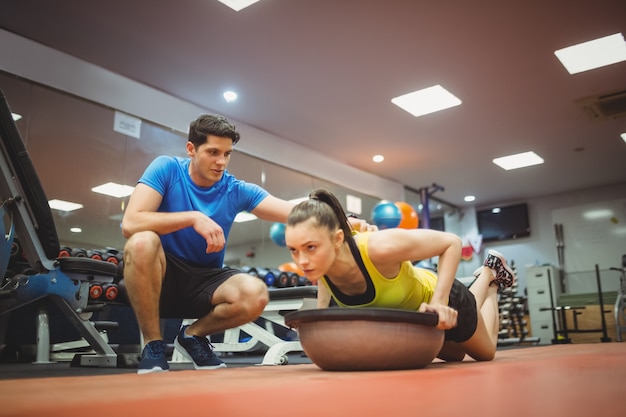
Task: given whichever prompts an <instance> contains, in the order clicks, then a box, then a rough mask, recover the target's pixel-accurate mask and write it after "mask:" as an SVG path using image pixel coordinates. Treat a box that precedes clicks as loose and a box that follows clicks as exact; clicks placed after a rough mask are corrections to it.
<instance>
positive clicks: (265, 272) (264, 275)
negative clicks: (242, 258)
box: [257, 268, 276, 287]
mask: <svg viewBox="0 0 626 417" xmlns="http://www.w3.org/2000/svg"><path fill="white" fill-rule="evenodd" d="M257 276H258V277H259V278H261V279H262V280H263V281H264V282H265V284H266V285H267V286H268V287H273V286H274V284H275V282H276V275H274V273H273V272H272V271H271V270H270V269H268V268H257Z"/></svg>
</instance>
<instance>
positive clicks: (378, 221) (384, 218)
mask: <svg viewBox="0 0 626 417" xmlns="http://www.w3.org/2000/svg"><path fill="white" fill-rule="evenodd" d="M401 220H402V213H401V212H400V209H399V208H398V206H396V205H395V204H394V203H392V202H390V201H386V200H383V201H381V202H380V203H378V204H376V205H375V206H374V208H373V209H372V221H373V222H374V224H375V225H376V226H378V228H379V229H391V228H394V227H398V225H399V224H400V221H401Z"/></svg>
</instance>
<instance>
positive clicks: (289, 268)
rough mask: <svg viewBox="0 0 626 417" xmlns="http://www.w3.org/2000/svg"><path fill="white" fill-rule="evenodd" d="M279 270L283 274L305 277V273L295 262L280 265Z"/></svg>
mask: <svg viewBox="0 0 626 417" xmlns="http://www.w3.org/2000/svg"><path fill="white" fill-rule="evenodd" d="M278 270H279V271H283V272H294V273H296V274H298V275H304V271H302V269H301V268H300V267H299V266H298V265H297V264H296V263H295V262H285V263H284V264H280V265H278Z"/></svg>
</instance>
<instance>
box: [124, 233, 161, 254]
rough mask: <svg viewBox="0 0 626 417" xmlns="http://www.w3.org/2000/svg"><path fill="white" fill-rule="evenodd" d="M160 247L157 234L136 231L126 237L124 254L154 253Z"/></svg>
mask: <svg viewBox="0 0 626 417" xmlns="http://www.w3.org/2000/svg"><path fill="white" fill-rule="evenodd" d="M160 248H161V239H160V238H159V235H158V234H156V233H154V232H150V231H145V232H138V233H135V234H134V235H132V236H131V237H129V238H128V241H127V242H126V245H124V255H126V254H140V255H148V254H153V255H154V254H156V253H157V252H158V251H159V249H160Z"/></svg>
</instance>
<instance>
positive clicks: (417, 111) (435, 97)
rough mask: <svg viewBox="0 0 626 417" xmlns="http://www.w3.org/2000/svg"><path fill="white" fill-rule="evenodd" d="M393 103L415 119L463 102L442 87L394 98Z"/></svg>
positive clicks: (436, 86)
mask: <svg viewBox="0 0 626 417" xmlns="http://www.w3.org/2000/svg"><path fill="white" fill-rule="evenodd" d="M391 102H392V103H393V104H395V105H396V106H398V107H400V108H401V109H403V110H405V111H407V112H409V113H411V114H412V115H413V116H415V117H419V116H423V115H425V114H429V113H434V112H437V111H440V110H444V109H448V108H450V107H454V106H458V105H459V104H461V103H462V101H461V100H460V99H459V98H458V97H456V96H455V95H454V94H452V93H450V92H449V91H448V90H446V89H445V88H443V87H442V86H440V85H435V86H432V87H428V88H424V89H423V90H417V91H414V92H412V93H408V94H404V95H402V96H398V97H394V98H392V99H391Z"/></svg>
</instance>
